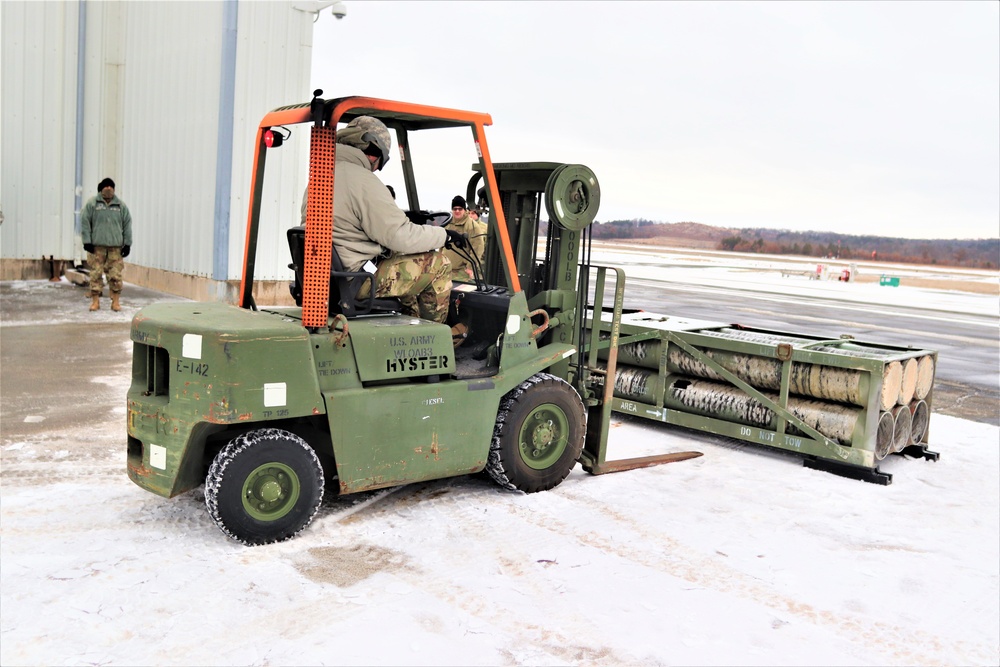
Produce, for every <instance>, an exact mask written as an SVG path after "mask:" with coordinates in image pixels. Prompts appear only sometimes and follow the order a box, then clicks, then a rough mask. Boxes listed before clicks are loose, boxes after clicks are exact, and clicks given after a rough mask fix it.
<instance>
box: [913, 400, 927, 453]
mask: <svg viewBox="0 0 1000 667" xmlns="http://www.w3.org/2000/svg"><path fill="white" fill-rule="evenodd" d="M909 409H910V442H909V443H908V444H911V445H918V444H920V443H921V442H923V440H924V436H925V435H927V426H928V424H930V421H931V410H930V408H929V407H927V401H913V402H912V403H910V405H909Z"/></svg>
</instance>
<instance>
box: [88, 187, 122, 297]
mask: <svg viewBox="0 0 1000 667" xmlns="http://www.w3.org/2000/svg"><path fill="white" fill-rule="evenodd" d="M97 192H98V195H97V196H95V197H93V198H91V199H90V200H89V201H88V202H87V204H86V205H85V206H84V207H83V214H82V216H81V219H82V227H81V230H80V233H81V236H82V239H83V249H84V250H86V251H87V252H88V253H89V255H88V256H87V266H89V267H90V298H91V303H90V310H92V311H93V310H97V309H99V308H100V307H101V291H102V290H103V289H104V279H103V275H104V274H106V275H107V276H108V286H109V287H110V288H111V310H114V311H116V312H117V311H119V310H121V304H120V303H119V298H120V297H121V293H122V271H123V270H124V268H125V261H124V258H125V257H128V255H129V251H130V250H131V248H132V216H131V214H130V213H129V210H128V206H126V205H125V202H123V201H122V200H121V199H119V198H118V197H117V196H116V195H115V182H114V181H113V180H111V179H110V178H105V179H104V180H103V181H101V182H100V183H99V184H98V185H97Z"/></svg>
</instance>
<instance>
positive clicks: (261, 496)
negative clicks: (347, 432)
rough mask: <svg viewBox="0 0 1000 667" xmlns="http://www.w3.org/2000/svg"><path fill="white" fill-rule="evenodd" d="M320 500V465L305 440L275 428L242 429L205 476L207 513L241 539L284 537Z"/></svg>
mask: <svg viewBox="0 0 1000 667" xmlns="http://www.w3.org/2000/svg"><path fill="white" fill-rule="evenodd" d="M322 500H323V468H322V466H321V465H320V462H319V459H318V458H317V457H316V452H314V451H313V449H312V447H310V446H309V445H308V443H306V441H305V440H303V439H302V438H300V437H299V436H297V435H295V434H294V433H290V432H288V431H283V430H281V429H276V428H263V429H258V430H256V431H250V432H249V433H244V434H243V435H240V436H238V437H236V438H234V439H233V440H231V441H230V442H229V444H228V445H226V446H225V447H223V448H222V451H220V452H219V454H218V455H217V456H216V457H215V460H214V461H213V462H212V466H211V467H210V468H209V470H208V476H207V477H206V478H205V504H206V505H207V506H208V513H209V515H211V517H212V520H213V521H215V523H216V525H217V526H219V528H221V529H222V531H223V532H224V533H226V534H227V535H229V536H230V537H232V538H233V539H235V540H238V541H240V542H242V543H243V544H248V545H256V544H268V543H269V542H280V541H281V540H287V539H288V538H290V537H292V536H293V535H295V534H296V533H298V532H299V531H300V530H302V529H303V528H305V527H306V526H307V525H309V522H310V521H312V518H313V516H315V514H316V511H317V510H318V509H319V504H320V501H322Z"/></svg>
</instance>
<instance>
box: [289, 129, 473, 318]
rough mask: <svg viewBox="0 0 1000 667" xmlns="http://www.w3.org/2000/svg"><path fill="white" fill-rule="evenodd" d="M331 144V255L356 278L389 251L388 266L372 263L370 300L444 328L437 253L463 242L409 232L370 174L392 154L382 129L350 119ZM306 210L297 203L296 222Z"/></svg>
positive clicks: (445, 294) (443, 280)
mask: <svg viewBox="0 0 1000 667" xmlns="http://www.w3.org/2000/svg"><path fill="white" fill-rule="evenodd" d="M337 144H338V146H337V158H336V167H335V168H336V174H335V178H334V185H333V187H334V193H333V197H334V211H333V228H334V230H335V231H334V239H333V247H334V249H335V250H336V251H337V255H338V256H339V257H340V261H341V262H342V263H343V264H344V268H345V269H346V270H348V271H360V270H361V269H362V267H363V266H364V264H365V262H368V261H376V260H377V259H378V258H380V257H382V255H383V249H386V250H389V251H391V253H392V254H391V255H390V256H389V257H388V258H386V259H379V260H378V261H377V270H376V271H375V296H376V297H378V298H382V297H398V298H399V301H400V303H401V304H402V306H403V309H404V311H405V312H406V313H407V314H409V315H415V316H417V317H422V318H424V319H428V320H433V321H435V322H444V321H445V320H446V319H447V317H448V302H449V299H450V297H451V263H450V262H449V261H448V258H447V257H445V256H444V255H443V254H442V253H441V252H440V250H439V249H440V248H442V247H444V246H445V245H450V244H455V245H458V244H465V243H466V242H467V240H466V238H465V237H463V236H462V235H460V234H458V233H456V232H452V231H447V230H445V229H443V228H441V227H432V226H430V225H416V224H414V223H412V222H410V220H409V218H407V217H406V214H405V213H403V211H402V210H401V209H400V208H399V207H398V206H396V202H394V201H393V199H392V197H391V196H390V194H389V191H388V190H387V189H386V187H385V185H383V184H382V181H380V180H379V179H378V177H377V176H375V174H374V172H376V171H378V170H379V169H381V168H382V167H384V166H385V163H386V162H388V160H389V150H390V148H391V147H392V139H391V137H390V136H389V130H388V128H386V126H385V124H383V123H382V121H380V120H378V119H377V118H372V117H371V116H359V117H357V118H355V119H354V120H352V121H351V122H350V123H348V124H347V126H346V127H344V128H342V129H340V130H338V131H337ZM307 192H308V190H307ZM305 210H306V204H305V202H303V205H302V215H303V222H304V218H305ZM362 292H367V290H365V289H364V288H362ZM359 296H360V297H362V298H363V297H365V296H367V293H365V294H359Z"/></svg>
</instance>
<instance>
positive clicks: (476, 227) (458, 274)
mask: <svg viewBox="0 0 1000 667" xmlns="http://www.w3.org/2000/svg"><path fill="white" fill-rule="evenodd" d="M444 228H445V229H452V230H455V231H456V232H458V233H459V234H464V235H465V236H466V237H467V238H468V239H469V248H467V249H466V250H464V251H462V252H461V253H459V252H456V251H454V250H445V251H444V254H445V255H447V257H448V259H449V260H451V279H452V280H460V281H462V282H467V283H471V282H474V280H475V273H474V272H473V269H472V262H470V261H469V259H468V257H467V256H466V255H467V254H474V255H475V256H476V258H477V259H478V260H479V262H480V263H481V262H482V261H483V253H484V252H485V250H486V224H485V223H482V222H479V220H478V219H474V218H473V217H472V215H471V213H470V211H469V210H468V209H467V204H466V202H465V197H463V196H461V195H458V196H456V197H455V198H454V199H452V200H451V220H450V221H449V222H448V224H446V225H445V226H444Z"/></svg>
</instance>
